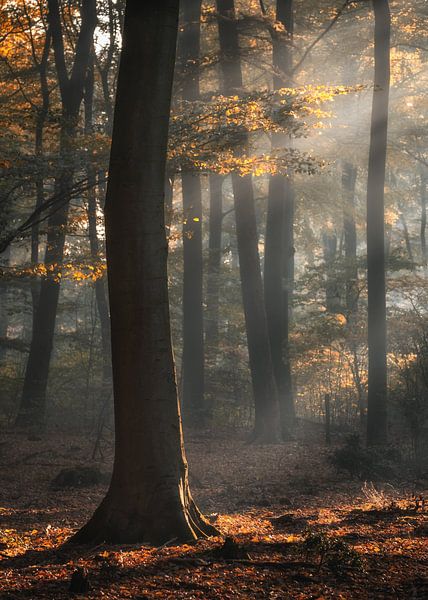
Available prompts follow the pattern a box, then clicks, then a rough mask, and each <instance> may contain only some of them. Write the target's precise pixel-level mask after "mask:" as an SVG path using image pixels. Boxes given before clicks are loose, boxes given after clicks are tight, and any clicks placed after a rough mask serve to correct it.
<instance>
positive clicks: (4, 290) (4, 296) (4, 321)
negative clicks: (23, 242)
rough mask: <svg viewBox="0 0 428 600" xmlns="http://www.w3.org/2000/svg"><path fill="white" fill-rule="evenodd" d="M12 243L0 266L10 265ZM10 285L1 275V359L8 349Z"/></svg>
mask: <svg viewBox="0 0 428 600" xmlns="http://www.w3.org/2000/svg"><path fill="white" fill-rule="evenodd" d="M10 250H11V249H10V245H8V246H7V248H6V250H5V251H4V252H2V253H1V254H0V267H8V266H9V262H10ZM7 305H8V285H7V279H6V278H4V279H3V278H2V277H0V360H1V359H2V358H3V355H4V353H5V351H6V344H7V327H8V322H9V318H8V314H7V308H8V306H7Z"/></svg>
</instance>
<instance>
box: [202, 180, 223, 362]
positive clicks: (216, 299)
mask: <svg viewBox="0 0 428 600" xmlns="http://www.w3.org/2000/svg"><path fill="white" fill-rule="evenodd" d="M209 181H210V217H209V219H210V222H209V241H208V266H207V309H206V315H207V316H206V323H205V344H206V347H207V349H208V350H209V351H210V352H211V353H212V355H214V354H215V353H216V351H217V350H218V342H219V308H220V271H221V229H222V224H223V195H222V188H223V181H224V177H223V176H222V175H216V174H212V175H210V177H209Z"/></svg>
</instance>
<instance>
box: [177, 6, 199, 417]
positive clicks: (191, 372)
mask: <svg viewBox="0 0 428 600" xmlns="http://www.w3.org/2000/svg"><path fill="white" fill-rule="evenodd" d="M201 3H202V2H201V0H182V2H181V5H182V22H181V33H180V40H179V46H178V48H179V55H180V59H181V61H182V67H183V70H184V79H183V92H182V95H183V99H184V100H188V101H195V100H198V99H199V64H198V63H199V50H200V19H201ZM181 182H182V193H183V213H184V214H183V365H182V404H183V418H184V421H185V423H189V424H193V425H199V426H200V425H201V424H202V423H203V422H204V419H205V409H204V362H205V361H204V318H203V285H202V277H203V259H202V189H201V178H200V175H199V174H198V173H183V174H182V176H181Z"/></svg>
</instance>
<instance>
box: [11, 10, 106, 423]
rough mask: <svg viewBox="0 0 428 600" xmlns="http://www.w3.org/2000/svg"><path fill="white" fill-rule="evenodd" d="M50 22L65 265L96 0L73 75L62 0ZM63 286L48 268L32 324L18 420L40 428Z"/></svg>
mask: <svg viewBox="0 0 428 600" xmlns="http://www.w3.org/2000/svg"><path fill="white" fill-rule="evenodd" d="M48 8H49V12H48V21H49V27H50V32H51V35H52V46H53V50H54V54H55V64H56V70H57V75H58V81H59V87H60V92H61V102H62V118H61V125H60V141H59V145H60V157H61V161H62V165H63V167H62V172H61V174H60V176H59V177H58V179H57V181H56V190H57V194H58V196H59V197H60V198H61V201H60V202H61V204H60V205H59V208H58V209H57V210H56V211H55V212H53V213H52V214H51V216H50V217H49V219H48V224H47V228H48V233H47V241H46V254H45V264H46V266H47V267H48V268H49V267H51V268H52V269H54V270H55V269H57V270H58V268H59V267H60V265H61V263H62V260H63V256H64V244H65V234H66V227H67V220H68V207H69V198H70V191H71V188H72V184H73V168H72V166H71V165H70V163H71V161H70V157H71V156H72V153H73V151H74V141H75V137H76V133H77V124H78V118H79V109H80V104H81V102H82V98H83V90H84V84H85V78H86V69H87V65H88V60H89V54H90V48H91V45H92V37H93V32H94V29H95V25H96V9H95V0H83V2H82V6H81V17H82V22H81V28H80V34H79V38H78V41H77V45H76V51H75V61H74V65H73V69H72V71H71V75H70V77H69V76H68V74H67V68H66V63H65V52H64V45H63V38H62V26H61V17H60V10H59V4H58V0H48ZM59 290H60V276H58V273H55V272H49V273H48V275H47V276H46V278H45V279H44V280H43V281H42V283H41V286H40V295H39V300H38V307H37V312H36V315H35V320H34V325H33V336H32V339H31V345H30V354H29V357H28V362H27V368H26V371H25V378H24V386H23V391H22V398H21V405H20V408H19V412H18V416H17V418H16V425H17V426H18V427H30V426H31V427H36V428H39V427H40V426H42V425H43V423H44V420H45V411H46V390H47V385H48V376H49V365H50V358H51V354H52V347H53V337H54V331H55V319H56V312H57V306H58V298H59Z"/></svg>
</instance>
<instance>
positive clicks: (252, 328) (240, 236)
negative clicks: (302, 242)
mask: <svg viewBox="0 0 428 600" xmlns="http://www.w3.org/2000/svg"><path fill="white" fill-rule="evenodd" d="M217 11H218V13H219V20H218V27H219V39H220V53H221V57H222V63H221V65H222V76H223V88H224V92H225V93H228V94H230V93H231V92H232V90H239V89H240V88H242V73H241V66H240V60H239V38H238V28H237V21H236V17H235V6H234V1H233V0H217ZM247 147H248V136H247V135H246V134H243V136H242V144H241V146H240V147H239V148H238V149H237V150H236V154H237V155H239V154H240V153H241V154H242V153H243V152H245V149H246V148H247ZM232 188H233V197H234V208H235V218H236V236H237V241H238V254H239V268H240V275H241V287H242V300H243V305H244V314H245V326H246V331H247V341H248V354H249V360H250V370H251V379H252V387H253V394H254V406H255V426H254V433H253V438H254V440H257V441H275V440H277V438H278V425H279V423H278V397H277V390H276V384H275V379H274V372H273V366H272V358H271V349H270V342H269V333H268V326H267V319H266V310H265V305H264V296H263V283H262V276H261V271H260V257H259V249H258V241H259V238H258V232H257V221H256V212H255V206H254V193H253V185H252V179H251V175H246V176H244V177H241V176H240V175H238V174H237V173H232Z"/></svg>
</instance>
